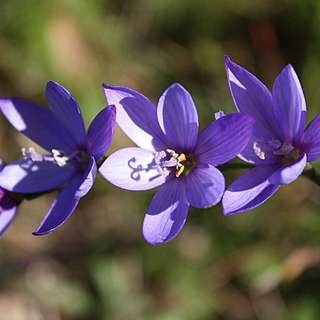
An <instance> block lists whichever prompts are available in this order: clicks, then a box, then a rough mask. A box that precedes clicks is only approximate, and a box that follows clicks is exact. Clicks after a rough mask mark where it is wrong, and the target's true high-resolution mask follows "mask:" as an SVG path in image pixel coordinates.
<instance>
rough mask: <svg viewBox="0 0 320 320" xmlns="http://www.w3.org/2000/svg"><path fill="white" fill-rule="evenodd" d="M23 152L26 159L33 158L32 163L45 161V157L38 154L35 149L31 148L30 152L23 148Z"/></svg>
mask: <svg viewBox="0 0 320 320" xmlns="http://www.w3.org/2000/svg"><path fill="white" fill-rule="evenodd" d="M21 152H22V155H23V156H24V157H29V158H31V160H32V161H35V162H36V161H43V160H44V157H43V155H41V154H39V153H37V152H36V151H35V150H34V148H32V147H31V148H29V149H28V150H27V149H26V148H21Z"/></svg>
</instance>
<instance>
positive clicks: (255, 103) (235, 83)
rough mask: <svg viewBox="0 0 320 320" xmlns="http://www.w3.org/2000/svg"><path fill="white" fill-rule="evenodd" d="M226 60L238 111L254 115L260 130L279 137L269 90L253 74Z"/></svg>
mask: <svg viewBox="0 0 320 320" xmlns="http://www.w3.org/2000/svg"><path fill="white" fill-rule="evenodd" d="M225 60H226V71H227V76H228V82H229V87H230V90H231V94H232V97H233V100H234V103H235V105H236V107H237V109H238V111H241V112H245V113H248V114H250V115H252V116H253V117H254V118H255V121H256V122H255V126H256V127H257V128H258V129H259V130H261V131H263V132H266V133H268V134H269V135H270V136H271V137H275V136H276V137H277V136H278V133H279V130H278V128H277V122H276V118H275V115H274V110H273V103H272V96H271V93H270V91H269V90H268V88H267V87H266V86H265V85H264V84H263V83H262V82H261V81H260V80H259V79H258V78H256V77H255V76H254V75H253V74H252V73H250V72H249V71H247V70H246V69H244V68H242V67H240V66H239V65H237V64H235V63H234V62H232V61H231V60H230V58H229V57H228V56H226V59H225Z"/></svg>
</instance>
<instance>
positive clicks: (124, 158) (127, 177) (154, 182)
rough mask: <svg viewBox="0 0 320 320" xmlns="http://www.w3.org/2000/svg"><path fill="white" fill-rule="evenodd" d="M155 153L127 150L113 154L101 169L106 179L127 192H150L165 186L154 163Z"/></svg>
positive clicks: (164, 177)
mask: <svg viewBox="0 0 320 320" xmlns="http://www.w3.org/2000/svg"><path fill="white" fill-rule="evenodd" d="M154 156H155V152H154V151H150V150H146V149H141V148H135V147H132V148H125V149H121V150H118V151H116V152H115V153H113V154H111V155H110V156H109V157H108V158H107V159H106V160H105V161H104V163H103V164H102V165H101V167H100V168H99V172H100V173H101V174H102V176H103V177H104V178H106V179H107V180H108V181H110V182H111V183H112V184H114V185H116V186H117V187H120V188H123V189H127V190H148V189H152V188H154V187H157V186H159V185H161V184H163V183H164V182H165V181H166V176H164V175H161V174H160V173H159V172H158V170H157V167H156V164H155V162H154Z"/></svg>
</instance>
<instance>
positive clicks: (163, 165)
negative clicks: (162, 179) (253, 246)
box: [154, 149, 182, 176]
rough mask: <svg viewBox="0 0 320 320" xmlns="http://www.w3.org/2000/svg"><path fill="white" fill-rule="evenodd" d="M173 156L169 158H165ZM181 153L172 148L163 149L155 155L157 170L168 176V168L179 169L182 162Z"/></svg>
mask: <svg viewBox="0 0 320 320" xmlns="http://www.w3.org/2000/svg"><path fill="white" fill-rule="evenodd" d="M168 156H171V157H170V159H169V160H166V159H165V158H166V157H168ZM178 157H179V154H178V153H176V152H175V151H174V150H172V149H166V151H164V150H161V151H159V152H157V153H156V154H155V155H154V162H155V163H156V165H157V170H158V172H159V173H160V174H161V175H164V176H168V175H169V173H170V171H169V170H168V169H167V168H174V167H175V168H176V169H179V168H181V167H182V164H181V163H180V162H179V160H178Z"/></svg>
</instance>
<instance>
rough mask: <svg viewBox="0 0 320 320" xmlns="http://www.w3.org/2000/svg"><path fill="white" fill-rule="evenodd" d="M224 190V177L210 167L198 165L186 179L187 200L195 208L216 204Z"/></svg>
mask: <svg viewBox="0 0 320 320" xmlns="http://www.w3.org/2000/svg"><path fill="white" fill-rule="evenodd" d="M224 188H225V181H224V176H223V175H222V173H221V172H220V171H219V170H218V169H217V168H215V167H213V166H210V165H198V166H197V167H196V168H194V169H193V170H191V172H190V173H189V175H188V176H187V177H186V191H187V199H188V201H189V203H190V204H191V205H192V206H193V207H196V208H206V207H210V206H213V205H215V204H217V203H218V202H219V201H220V200H221V198H222V195H223V192H224Z"/></svg>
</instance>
